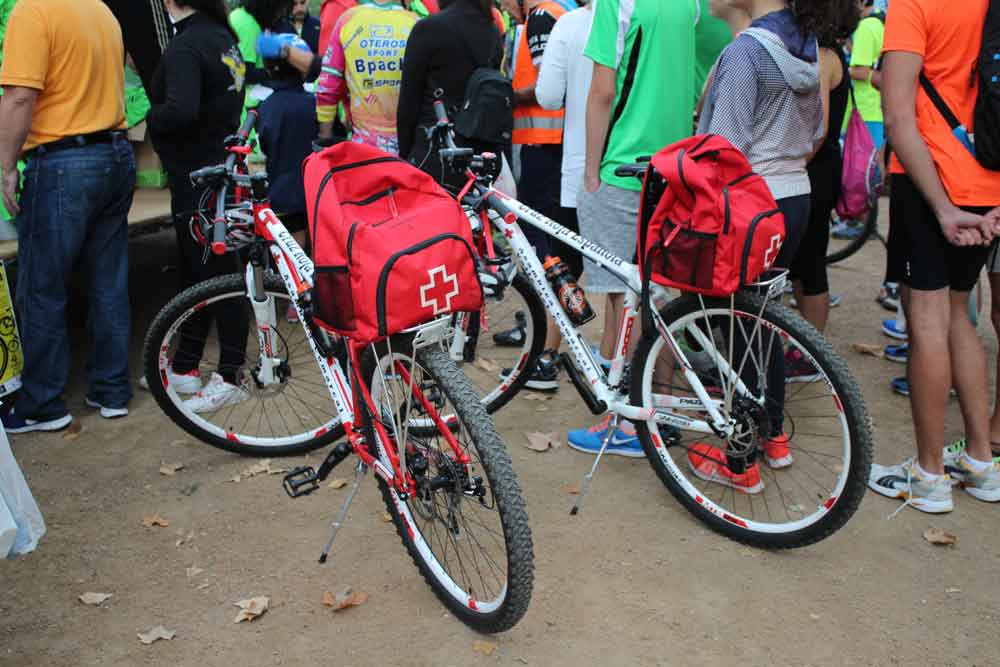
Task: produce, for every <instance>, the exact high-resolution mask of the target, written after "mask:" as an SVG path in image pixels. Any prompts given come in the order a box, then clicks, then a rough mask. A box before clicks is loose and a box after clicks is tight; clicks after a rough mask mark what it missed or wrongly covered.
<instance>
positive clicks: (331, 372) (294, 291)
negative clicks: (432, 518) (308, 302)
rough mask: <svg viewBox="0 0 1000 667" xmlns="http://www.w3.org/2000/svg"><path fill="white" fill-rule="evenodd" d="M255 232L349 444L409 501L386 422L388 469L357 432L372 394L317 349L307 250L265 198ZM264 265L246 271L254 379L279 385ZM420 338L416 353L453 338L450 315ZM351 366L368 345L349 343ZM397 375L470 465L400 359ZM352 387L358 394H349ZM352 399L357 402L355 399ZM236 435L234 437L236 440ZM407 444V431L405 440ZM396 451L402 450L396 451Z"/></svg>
mask: <svg viewBox="0 0 1000 667" xmlns="http://www.w3.org/2000/svg"><path fill="white" fill-rule="evenodd" d="M252 207H253V219H254V234H255V236H256V237H257V239H258V242H263V243H265V244H266V245H267V252H268V254H269V255H270V258H271V260H272V261H273V265H274V267H275V268H276V270H277V273H278V275H279V276H280V277H281V280H282V282H283V283H284V284H285V288H286V290H287V291H288V294H289V295H292V296H293V298H292V300H291V301H292V303H293V304H294V306H295V310H296V312H297V313H298V316H299V321H300V323H301V324H302V327H303V328H304V330H305V333H306V339H307V340H308V342H309V347H310V349H311V350H312V353H313V357H314V358H315V359H316V363H317V364H319V367H320V371H321V373H322V375H323V381H324V383H325V384H326V387H327V390H328V391H329V393H330V397H331V399H332V400H333V403H334V407H335V408H336V412H337V416H338V418H339V419H340V422H341V423H342V424H343V426H344V431H345V433H346V434H347V438H348V442H349V443H350V446H351V448H352V450H353V451H354V453H355V454H357V455H358V457H359V458H360V459H361V461H362V463H364V464H365V465H366V466H368V467H370V468H371V469H372V470H373V471H374V472H375V474H377V475H378V476H379V477H381V478H382V479H383V480H384V481H385V482H386V483H387V484H389V485H390V486H392V487H393V488H394V489H395V490H396V491H397V492H398V494H399V497H400V499H405V498H406V497H408V495H409V494H412V493H414V492H415V489H416V486H415V482H414V480H413V479H412V477H411V476H410V475H409V474H407V473H406V472H405V455H406V454H405V449H404V448H399V447H394V446H393V445H394V444H397V443H396V441H395V439H393V438H391V437H389V434H388V433H387V432H386V430H385V427H384V426H383V424H382V422H381V421H380V420H379V419H377V418H373V419H372V422H373V426H374V429H375V432H376V434H377V436H378V439H379V440H380V441H381V443H383V448H384V451H385V453H386V458H387V459H388V461H389V463H390V466H388V467H387V466H386V465H385V464H384V463H383V462H382V461H380V460H379V459H378V458H376V457H375V456H373V455H372V454H371V452H370V451H369V447H368V443H367V442H366V441H365V438H364V436H363V435H362V434H361V433H360V432H359V431H358V430H357V428H356V423H357V422H356V418H357V408H358V406H359V405H360V403H359V401H364V403H365V404H366V406H367V408H368V410H369V412H370V413H371V414H372V415H376V414H378V411H377V410H376V408H375V406H374V404H373V400H372V396H371V392H370V390H369V388H368V386H367V385H366V384H365V382H364V381H362V380H361V378H360V376H358V374H357V373H354V379H355V382H354V383H353V385H351V384H349V383H348V380H347V377H346V375H345V370H344V369H343V368H342V367H341V364H340V362H339V361H338V360H337V358H336V357H335V356H334V355H332V354H327V353H326V352H325V351H324V349H323V348H322V347H321V346H320V345H319V343H318V342H317V340H316V338H315V336H314V335H313V331H312V330H311V328H310V326H309V322H310V318H309V317H308V313H307V312H306V311H305V309H304V308H303V303H304V301H303V299H302V297H303V296H304V295H306V294H308V293H309V291H310V289H311V288H312V285H313V279H314V266H313V263H312V260H310V259H309V257H308V255H307V254H306V252H305V251H304V250H303V249H302V247H301V246H300V245H299V244H298V243H297V242H296V241H295V239H294V238H293V236H292V234H291V233H290V232H289V231H288V230H287V229H286V228H285V226H284V225H283V224H282V223H281V221H280V220H279V219H278V217H277V216H276V215H275V213H274V211H273V210H271V208H270V205H269V204H268V202H267V201H266V200H265V199H258V198H256V197H254V198H253V199H252ZM264 271H265V266H264V262H263V261H261V258H260V257H259V256H257V257H254V256H253V255H252V256H251V261H250V262H248V263H247V266H246V270H245V278H246V288H247V297H248V299H249V300H250V304H251V307H252V308H253V311H254V318H255V320H256V322H257V339H258V345H259V353H260V368H259V369H258V374H257V375H256V376H255V379H256V381H257V382H258V383H259V384H260V385H262V386H268V385H272V384H277V383H280V382H281V381H282V380H281V378H280V377H279V376H278V374H276V373H275V370H276V369H277V368H278V366H279V365H280V360H279V359H277V358H275V357H274V356H273V355H274V350H275V342H276V335H277V334H276V329H277V314H276V311H275V304H274V298H273V297H271V296H268V295H267V294H266V292H265V290H264ZM415 330H416V337H415V339H414V349H417V348H418V347H422V346H426V345H431V344H435V343H436V342H438V341H440V340H443V339H445V338H446V337H447V336H449V335H450V331H451V327H450V325H449V320H448V318H447V317H445V318H439V319H438V320H435V321H433V322H431V323H428V324H425V325H422V326H420V327H416V328H415ZM346 347H347V351H348V360H349V365H350V366H351V367H353V368H354V369H358V368H360V358H361V354H362V353H363V352H364V350H365V348H366V347H367V346H366V345H363V344H359V343H355V342H354V341H348V342H347V345H346ZM394 372H396V373H398V374H399V376H400V377H401V378H403V380H404V382H406V383H407V384H408V385H409V386H410V391H411V394H412V397H413V398H415V399H416V400H417V401H418V402H419V403H420V404H421V406H422V407H423V408H424V410H426V411H427V412H428V414H429V415H431V419H432V420H434V422H435V424H436V425H437V426H438V427H439V429H440V430H441V432H442V433H443V434H444V438H445V440H446V441H447V442H448V444H449V446H450V448H451V449H452V451H453V453H454V455H455V460H456V462H457V463H459V464H460V465H463V466H466V467H469V466H471V459H470V457H469V455H468V454H467V453H466V452H465V451H464V450H463V449H462V448H461V446H460V445H459V443H458V442H457V440H456V439H455V437H454V435H453V434H452V433H451V431H450V430H449V429H448V428H446V427H444V422H443V421H442V419H441V416H440V415H439V414H437V412H436V410H434V409H433V406H432V405H431V403H430V402H429V401H428V400H427V398H426V396H425V395H424V393H423V391H422V390H421V389H420V387H419V386H415V384H414V383H413V382H412V380H411V376H410V372H409V370H408V369H407V368H406V367H405V365H404V364H403V363H402V362H401V361H399V360H398V359H397V360H395V361H394ZM351 387H353V389H354V390H355V391H354V392H352V391H351V389H350V388H351ZM352 397H353V398H352ZM325 432H326V431H325V429H321V430H320V431H318V432H317V433H316V436H317V437H319V436H321V435H323V434H324V433H325ZM232 437H235V436H232ZM403 440H404V442H405V431H404V438H403ZM397 449H398V451H397Z"/></svg>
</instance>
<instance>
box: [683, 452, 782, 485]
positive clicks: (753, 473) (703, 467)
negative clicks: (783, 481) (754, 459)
mask: <svg viewBox="0 0 1000 667" xmlns="http://www.w3.org/2000/svg"><path fill="white" fill-rule="evenodd" d="M687 458H688V467H690V468H691V472H693V473H694V476H695V477H697V478H698V479H703V480H705V481H706V482H715V483H716V484H722V485H723V486H728V487H730V488H733V489H736V490H737V491H742V492H743V493H751V494H752V493H760V492H761V491H763V490H764V482H762V481H761V479H760V468H759V467H758V465H757V464H756V463H754V464H753V465H752V466H749V467H747V469H746V470H745V471H744V472H742V473H740V474H736V473H734V472H733V471H732V470H730V469H729V465H728V464H727V463H726V455H725V454H724V453H723V452H722V450H721V449H719V448H718V447H713V446H712V445H710V444H708V443H707V442H696V443H694V444H693V445H692V446H691V448H690V449H688V454H687Z"/></svg>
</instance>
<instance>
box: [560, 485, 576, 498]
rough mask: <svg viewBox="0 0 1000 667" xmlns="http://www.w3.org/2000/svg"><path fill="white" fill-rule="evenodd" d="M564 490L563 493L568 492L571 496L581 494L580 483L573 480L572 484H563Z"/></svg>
mask: <svg viewBox="0 0 1000 667" xmlns="http://www.w3.org/2000/svg"><path fill="white" fill-rule="evenodd" d="M562 491H563V493H568V494H569V495H571V496H578V495H580V483H579V482H573V483H572V484H563V487H562Z"/></svg>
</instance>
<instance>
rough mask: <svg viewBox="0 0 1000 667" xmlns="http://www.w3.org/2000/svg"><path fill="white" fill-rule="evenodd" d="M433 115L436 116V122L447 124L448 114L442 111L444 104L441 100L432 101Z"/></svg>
mask: <svg viewBox="0 0 1000 667" xmlns="http://www.w3.org/2000/svg"><path fill="white" fill-rule="evenodd" d="M434 115H435V116H437V121H438V122H439V123H447V122H449V121H448V112H447V111H445V110H444V102H442V101H441V100H434Z"/></svg>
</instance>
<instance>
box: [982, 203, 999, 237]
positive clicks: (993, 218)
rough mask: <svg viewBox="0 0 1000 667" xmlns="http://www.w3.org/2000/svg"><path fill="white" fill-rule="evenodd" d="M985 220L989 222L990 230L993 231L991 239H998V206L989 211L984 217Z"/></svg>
mask: <svg viewBox="0 0 1000 667" xmlns="http://www.w3.org/2000/svg"><path fill="white" fill-rule="evenodd" d="M985 218H986V220H987V221H988V222H989V225H990V228H991V229H992V230H993V238H998V237H1000V206H998V207H996V208H995V209H993V210H992V211H989V212H988V213H987V214H986V215H985Z"/></svg>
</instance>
